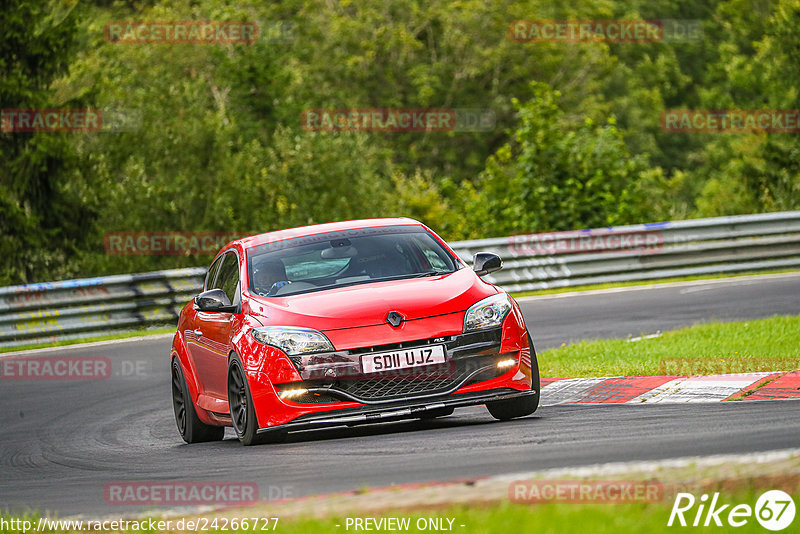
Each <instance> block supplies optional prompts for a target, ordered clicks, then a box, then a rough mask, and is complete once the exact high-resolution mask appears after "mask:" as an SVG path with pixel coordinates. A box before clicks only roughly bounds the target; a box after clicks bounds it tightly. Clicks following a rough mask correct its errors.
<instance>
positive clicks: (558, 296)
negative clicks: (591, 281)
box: [515, 272, 800, 302]
mask: <svg viewBox="0 0 800 534" xmlns="http://www.w3.org/2000/svg"><path fill="white" fill-rule="evenodd" d="M796 277H800V272H796V273H778V274H754V275H748V276H731V277H728V278H710V279H708V280H690V281H687V282H666V283H663V284H646V285H641V286H624V287H610V288H607V289H590V290H586V291H580V290H576V291H566V292H564V293H554V294H552V295H531V296H529V297H518V298H516V299H515V300H516V301H517V302H529V301H532V300H544V299H562V298H568V297H580V296H583V295H606V294H610V293H623V292H626V291H646V290H648V289H667V288H674V287H691V286H701V285H707V284H723V283H731V282H746V281H751V280H759V279H761V280H763V279H773V278H775V279H780V278H796ZM565 289H567V288H565Z"/></svg>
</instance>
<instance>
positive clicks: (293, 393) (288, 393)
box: [280, 389, 308, 399]
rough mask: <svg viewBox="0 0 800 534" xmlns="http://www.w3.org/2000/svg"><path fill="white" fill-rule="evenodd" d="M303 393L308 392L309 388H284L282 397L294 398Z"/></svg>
mask: <svg viewBox="0 0 800 534" xmlns="http://www.w3.org/2000/svg"><path fill="white" fill-rule="evenodd" d="M303 393H308V390H307V389H284V390H283V391H281V393H280V397H281V398H282V399H292V398H294V397H299V396H300V395H302V394H303Z"/></svg>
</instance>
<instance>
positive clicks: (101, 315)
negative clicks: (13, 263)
mask: <svg viewBox="0 0 800 534" xmlns="http://www.w3.org/2000/svg"><path fill="white" fill-rule="evenodd" d="M204 276H205V269H204V268H192V269H176V270H172V271H157V272H152V273H143V274H132V275H119V276H104V277H99V278H87V279H82V280H65V281H62V282H47V283H42V284H28V285H24V286H11V287H2V288H0V347H14V346H19V345H29V344H39V343H48V342H51V341H58V340H66V339H73V338H83V337H93V336H100V335H104V334H108V333H111V332H113V331H118V330H131V329H139V328H143V327H147V326H153V325H166V324H175V323H176V322H177V318H178V313H180V309H181V308H182V307H183V305H184V304H186V302H188V301H189V300H190V299H191V298H192V297H193V296H194V295H196V294H197V292H198V289H199V288H200V287H202V285H203V277H204Z"/></svg>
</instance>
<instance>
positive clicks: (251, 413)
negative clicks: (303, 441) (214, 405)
mask: <svg viewBox="0 0 800 534" xmlns="http://www.w3.org/2000/svg"><path fill="white" fill-rule="evenodd" d="M228 407H229V408H230V412H231V421H232V422H233V430H234V431H235V432H236V437H238V438H239V441H241V442H242V444H244V445H258V444H260V443H267V442H277V441H282V440H283V439H284V438H285V436H286V434H285V433H270V434H258V420H257V419H256V410H255V407H254V406H253V396H252V395H251V394H250V386H249V385H248V383H247V375H246V374H245V372H244V368H243V367H242V362H241V360H239V356H238V355H237V354H235V353H234V354H233V355H231V358H230V361H229V362H228Z"/></svg>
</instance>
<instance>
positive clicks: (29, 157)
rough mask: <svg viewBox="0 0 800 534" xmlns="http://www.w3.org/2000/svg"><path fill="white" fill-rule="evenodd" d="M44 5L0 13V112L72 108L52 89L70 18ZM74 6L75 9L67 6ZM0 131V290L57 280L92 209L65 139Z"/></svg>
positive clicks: (70, 47) (68, 39)
mask: <svg viewBox="0 0 800 534" xmlns="http://www.w3.org/2000/svg"><path fill="white" fill-rule="evenodd" d="M50 4H51V3H50V2H46V1H44V0H7V1H6V2H4V6H3V9H2V10H0V28H2V32H0V107H1V108H2V109H38V108H48V107H76V106H78V105H80V104H81V102H77V101H60V100H57V99H56V98H55V97H54V96H53V93H52V91H51V89H50V86H51V83H52V81H53V80H54V79H56V78H57V77H59V76H61V75H62V74H64V73H66V72H67V70H68V65H69V62H70V60H71V58H72V56H73V51H74V42H75V31H76V17H75V12H74V10H73V11H70V10H56V12H55V14H56V15H58V16H54V13H52V12H51V10H50ZM73 5H74V4H73ZM74 135H77V134H75V133H47V132H34V133H26V132H14V131H5V132H0V168H2V175H0V285H7V284H10V283H19V282H27V281H31V280H32V279H33V278H37V279H46V278H47V277H48V276H51V277H52V276H56V275H57V274H58V275H60V274H62V272H63V271H62V268H63V265H64V264H65V263H66V261H67V260H68V259H69V258H70V257H71V256H72V255H73V254H74V253H75V250H76V248H77V247H78V245H79V242H80V241H81V239H82V235H83V233H84V232H85V228H86V227H87V226H88V225H89V223H90V221H91V219H92V217H93V213H94V212H93V210H92V208H91V206H89V205H87V203H86V199H85V192H86V184H85V182H84V181H83V180H82V178H81V177H80V175H79V173H77V168H76V158H75V152H74V149H73V146H72V144H71V142H70V141H71V140H70V139H69V136H74Z"/></svg>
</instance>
